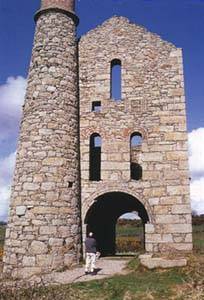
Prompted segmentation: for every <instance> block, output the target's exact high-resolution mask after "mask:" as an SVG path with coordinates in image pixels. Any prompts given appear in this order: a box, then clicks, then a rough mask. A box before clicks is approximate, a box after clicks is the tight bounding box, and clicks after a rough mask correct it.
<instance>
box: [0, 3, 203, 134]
mask: <svg viewBox="0 0 204 300" xmlns="http://www.w3.org/2000/svg"><path fill="white" fill-rule="evenodd" d="M76 3H77V7H76V11H77V15H78V16H79V18H80V24H79V26H78V35H79V36H80V35H82V34H84V33H85V32H87V31H88V30H90V29H91V28H94V27H95V26H97V25H98V24H100V23H102V22H103V21H104V20H105V19H107V18H109V17H111V16H112V15H122V16H126V17H128V18H129V19H130V20H131V21H133V22H135V23H137V24H139V25H142V26H144V27H146V28H147V29H149V30H150V31H152V32H155V33H158V34H159V35H161V37H162V38H164V39H165V40H168V41H170V42H172V43H174V44H175V45H176V46H177V47H181V48H183V55H184V71H185V91H186V102H187V116H188V130H189V131H191V130H192V129H195V128H199V127H202V126H203V124H204V113H203V111H202V109H201V107H202V106H203V102H204V99H203V95H204V84H203V72H204V71H203V70H204V0H103V1H101V0H79V1H76ZM39 6H40V1H39V0H29V1H28V0H18V1H15V0H1V2H0V39H1V43H0V66H1V68H0V84H3V83H5V81H6V79H7V78H8V76H18V75H22V76H23V77H26V75H27V70H28V65H29V60H30V55H31V49H32V41H33V35H34V28H35V24H34V21H33V15H34V13H35V11H36V10H37V9H38V8H39Z"/></svg>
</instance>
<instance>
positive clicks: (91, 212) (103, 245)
mask: <svg viewBox="0 0 204 300" xmlns="http://www.w3.org/2000/svg"><path fill="white" fill-rule="evenodd" d="M132 211H137V212H138V215H139V217H140V218H141V220H142V224H143V232H144V233H145V224H147V223H149V214H148V212H147V210H146V208H145V207H144V205H143V203H142V202H141V201H139V200H138V199H137V198H136V197H135V196H133V195H130V194H128V193H124V192H121V191H120V192H118V191H113V192H108V193H103V194H102V195H100V196H98V197H96V198H95V200H94V202H93V203H92V204H91V205H89V209H88V210H87V212H86V216H85V219H84V223H85V224H86V226H87V227H86V233H88V232H90V231H92V232H93V233H94V234H95V237H96V240H97V244H98V249H99V251H100V252H101V253H102V255H114V254H115V253H116V223H117V220H118V218H119V217H120V216H121V215H123V214H124V213H128V212H132ZM144 240H145V234H144Z"/></svg>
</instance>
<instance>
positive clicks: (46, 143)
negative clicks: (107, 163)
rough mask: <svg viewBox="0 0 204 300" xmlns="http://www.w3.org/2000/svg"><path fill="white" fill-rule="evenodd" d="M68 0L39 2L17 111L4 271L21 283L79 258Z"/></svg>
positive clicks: (72, 23) (72, 20)
mask: <svg viewBox="0 0 204 300" xmlns="http://www.w3.org/2000/svg"><path fill="white" fill-rule="evenodd" d="M74 2H75V1H74V0H42V3H41V9H40V10H39V11H38V12H37V13H36V15H35V20H36V33H35V40H34V47H33V52H32V59H31V65H30V71H29V75H28V86H27V93H26V98H25V105H24V109H23V117H22V123H21V131H20V139H19V144H18V151H17V158H16V168H15V174H14V181H13V187H12V193H11V204H10V214H9V220H8V228H7V231H6V242H5V249H4V250H5V252H4V253H5V255H4V272H5V273H7V274H10V275H11V276H12V277H23V278H27V277H30V276H32V275H35V274H41V273H44V272H50V271H51V270H57V269H59V268H62V267H63V266H70V265H73V264H75V263H77V262H78V260H79V258H80V255H81V229H80V228H81V226H80V179H79V178H80V176H79V127H78V126H79V119H78V82H77V73H78V70H77V41H76V25H77V23H78V18H77V16H76V15H75V14H74V4H75V3H74Z"/></svg>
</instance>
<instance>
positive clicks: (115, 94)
mask: <svg viewBox="0 0 204 300" xmlns="http://www.w3.org/2000/svg"><path fill="white" fill-rule="evenodd" d="M121 80H122V76H121V61H120V60H119V59H114V60H112V61H111V84H110V85H111V86H110V90H111V99H114V100H115V101H118V100H121V98H122V97H121Z"/></svg>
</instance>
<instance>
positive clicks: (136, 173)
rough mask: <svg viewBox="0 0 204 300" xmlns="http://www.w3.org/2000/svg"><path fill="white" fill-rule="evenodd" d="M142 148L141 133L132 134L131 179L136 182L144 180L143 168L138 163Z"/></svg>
mask: <svg viewBox="0 0 204 300" xmlns="http://www.w3.org/2000/svg"><path fill="white" fill-rule="evenodd" d="M141 146H142V135H141V133H139V132H134V133H132V134H131V136H130V178H131V179H134V180H140V179H141V178H142V167H141V166H140V164H139V163H138V160H139V153H140V151H141Z"/></svg>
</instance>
